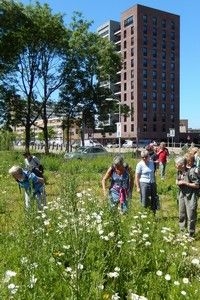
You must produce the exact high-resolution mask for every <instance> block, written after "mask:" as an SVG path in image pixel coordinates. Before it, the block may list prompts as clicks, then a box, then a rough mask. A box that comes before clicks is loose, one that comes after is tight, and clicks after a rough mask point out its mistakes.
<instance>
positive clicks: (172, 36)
mask: <svg viewBox="0 0 200 300" xmlns="http://www.w3.org/2000/svg"><path fill="white" fill-rule="evenodd" d="M170 37H171V39H172V40H175V32H174V31H171V32H170Z"/></svg>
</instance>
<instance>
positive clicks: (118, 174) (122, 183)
mask: <svg viewBox="0 0 200 300" xmlns="http://www.w3.org/2000/svg"><path fill="white" fill-rule="evenodd" d="M109 179H110V186H109V191H108V199H109V203H110V206H111V208H114V207H119V210H120V212H121V213H125V212H126V211H127V209H128V202H129V201H130V199H131V197H132V190H133V173H132V169H131V168H130V167H129V166H128V165H127V164H126V163H124V159H123V157H122V156H121V155H118V156H115V157H114V159H113V164H112V166H110V167H109V168H108V170H107V172H106V173H105V175H104V176H103V179H102V189H103V193H104V196H105V197H106V196H107V189H106V182H107V180H109Z"/></svg>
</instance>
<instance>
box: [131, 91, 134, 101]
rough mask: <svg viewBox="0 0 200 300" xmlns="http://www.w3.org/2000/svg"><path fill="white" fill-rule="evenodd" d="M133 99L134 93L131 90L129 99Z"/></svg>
mask: <svg viewBox="0 0 200 300" xmlns="http://www.w3.org/2000/svg"><path fill="white" fill-rule="evenodd" d="M133 99H134V93H133V92H131V100H133Z"/></svg>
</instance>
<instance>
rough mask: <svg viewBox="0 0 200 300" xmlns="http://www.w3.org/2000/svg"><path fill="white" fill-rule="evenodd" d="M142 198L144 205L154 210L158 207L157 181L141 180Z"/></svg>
mask: <svg viewBox="0 0 200 300" xmlns="http://www.w3.org/2000/svg"><path fill="white" fill-rule="evenodd" d="M140 197H141V198H140V200H141V204H142V206H144V207H145V208H147V207H148V208H150V209H151V210H152V211H154V212H155V211H156V209H157V186H156V183H155V182H153V183H146V182H140Z"/></svg>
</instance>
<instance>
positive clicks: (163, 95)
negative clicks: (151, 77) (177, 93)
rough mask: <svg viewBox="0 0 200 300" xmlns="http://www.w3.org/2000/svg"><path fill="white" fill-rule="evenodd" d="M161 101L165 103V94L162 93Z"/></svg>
mask: <svg viewBox="0 0 200 300" xmlns="http://www.w3.org/2000/svg"><path fill="white" fill-rule="evenodd" d="M162 101H166V94H165V93H162Z"/></svg>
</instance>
